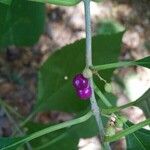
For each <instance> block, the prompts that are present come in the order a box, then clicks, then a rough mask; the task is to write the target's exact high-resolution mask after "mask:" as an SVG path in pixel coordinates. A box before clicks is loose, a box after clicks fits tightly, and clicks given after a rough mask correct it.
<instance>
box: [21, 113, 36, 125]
mask: <svg viewBox="0 0 150 150" xmlns="http://www.w3.org/2000/svg"><path fill="white" fill-rule="evenodd" d="M35 114H36V111H33V112H32V113H31V114H30V115H29V116H28V117H27V118H26V119H25V120H24V121H22V122H21V123H20V125H19V126H20V127H23V126H25V125H26V124H27V123H28V122H29V121H30V120H31V119H32V118H33V117H34V115H35Z"/></svg>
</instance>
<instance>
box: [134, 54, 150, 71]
mask: <svg viewBox="0 0 150 150" xmlns="http://www.w3.org/2000/svg"><path fill="white" fill-rule="evenodd" d="M136 63H137V64H138V65H140V66H143V67H146V68H150V56H148V57H145V58H143V59H140V60H137V61H136Z"/></svg>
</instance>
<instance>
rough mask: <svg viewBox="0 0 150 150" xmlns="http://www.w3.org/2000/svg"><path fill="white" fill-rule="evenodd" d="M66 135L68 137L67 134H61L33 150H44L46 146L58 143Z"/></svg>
mask: <svg viewBox="0 0 150 150" xmlns="http://www.w3.org/2000/svg"><path fill="white" fill-rule="evenodd" d="M67 135H68V134H67V133H63V134H61V135H59V136H57V137H56V138H53V139H52V140H51V141H49V142H47V143H45V144H44V145H41V146H38V147H36V148H34V149H35V150H42V149H44V148H46V147H48V146H51V145H52V144H54V143H56V142H58V141H59V140H61V139H63V138H65V137H66V136H67Z"/></svg>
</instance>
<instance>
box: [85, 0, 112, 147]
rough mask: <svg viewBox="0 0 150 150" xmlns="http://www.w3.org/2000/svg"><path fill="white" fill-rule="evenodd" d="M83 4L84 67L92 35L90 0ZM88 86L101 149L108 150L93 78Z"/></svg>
mask: <svg viewBox="0 0 150 150" xmlns="http://www.w3.org/2000/svg"><path fill="white" fill-rule="evenodd" d="M83 2H84V10H85V26H86V67H90V66H92V35H91V19H90V0H83ZM89 82H90V86H91V89H92V96H91V98H90V102H91V109H92V111H93V114H94V116H95V119H96V122H97V125H98V129H99V134H100V140H101V144H102V147H103V148H104V149H105V150H109V149H110V147H109V144H108V143H105V142H104V136H105V132H104V127H103V123H102V119H101V115H100V109H99V107H98V105H97V102H96V98H95V94H94V84H93V77H91V78H90V79H89Z"/></svg>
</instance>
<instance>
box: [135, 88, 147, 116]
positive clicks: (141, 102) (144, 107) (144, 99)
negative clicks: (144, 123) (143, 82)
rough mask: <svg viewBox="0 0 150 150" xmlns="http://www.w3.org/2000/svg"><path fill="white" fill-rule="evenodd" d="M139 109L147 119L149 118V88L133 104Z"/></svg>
mask: <svg viewBox="0 0 150 150" xmlns="http://www.w3.org/2000/svg"><path fill="white" fill-rule="evenodd" d="M135 106H137V107H139V108H141V109H142V110H143V112H144V114H145V116H146V117H147V118H150V88H149V89H148V90H147V91H146V92H145V93H144V95H142V96H141V97H140V98H139V99H138V100H137V101H136V103H135Z"/></svg>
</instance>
